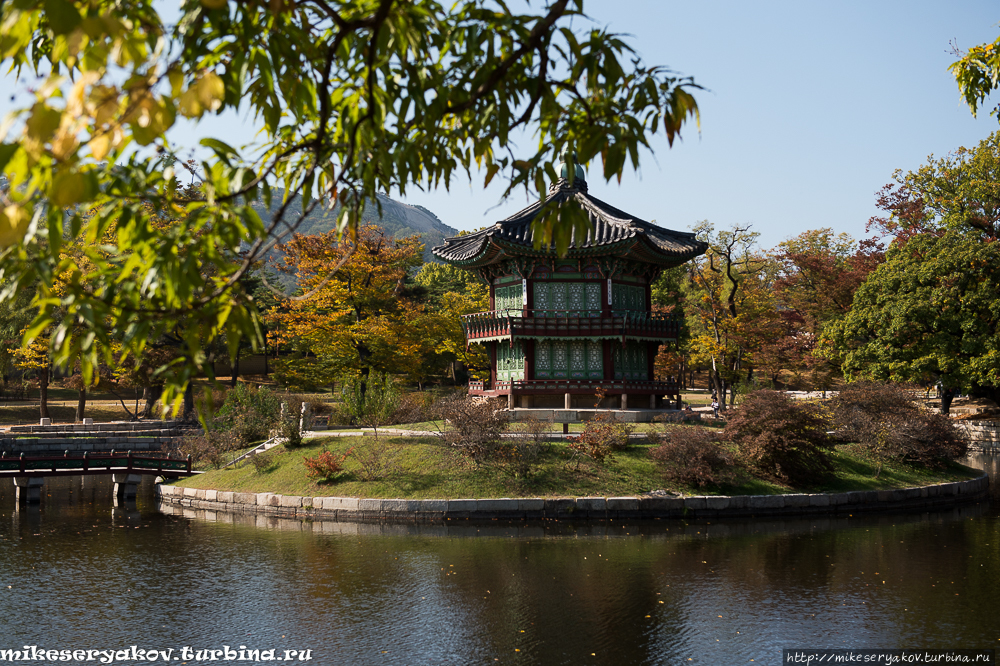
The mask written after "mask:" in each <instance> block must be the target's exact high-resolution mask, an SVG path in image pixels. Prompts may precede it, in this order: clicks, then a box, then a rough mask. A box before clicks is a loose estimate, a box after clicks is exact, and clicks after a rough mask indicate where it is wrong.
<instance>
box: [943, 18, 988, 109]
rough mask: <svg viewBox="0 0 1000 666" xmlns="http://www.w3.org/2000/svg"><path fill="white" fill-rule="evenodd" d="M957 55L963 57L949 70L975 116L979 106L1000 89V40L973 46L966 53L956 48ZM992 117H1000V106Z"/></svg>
mask: <svg viewBox="0 0 1000 666" xmlns="http://www.w3.org/2000/svg"><path fill="white" fill-rule="evenodd" d="M955 53H956V55H959V56H961V57H960V58H959V59H958V60H957V61H955V62H953V63H952V64H951V66H950V67H949V68H948V69H950V70H951V73H952V74H953V75H954V76H955V81H956V83H958V89H959V91H960V92H961V93H962V97H963V98H964V99H965V103H966V104H968V105H969V109H970V110H971V111H972V115H973V116H975V115H976V112H977V111H978V110H979V105H980V104H982V103H983V102H985V101H986V98H987V97H989V95H990V93H992V92H993V91H994V90H996V89H997V88H998V87H1000V38H998V39H997V40H996V41H995V42H993V43H992V44H980V45H979V46H973V47H972V48H971V49H969V50H968V51H967V52H965V53H963V52H961V51H959V50H958V49H957V48H956V49H955ZM990 115H991V116H998V117H1000V105H997V106H995V107H993V110H992V111H990Z"/></svg>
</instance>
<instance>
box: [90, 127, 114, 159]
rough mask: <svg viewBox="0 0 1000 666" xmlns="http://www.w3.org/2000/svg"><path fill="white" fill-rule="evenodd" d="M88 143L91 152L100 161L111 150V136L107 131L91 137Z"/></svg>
mask: <svg viewBox="0 0 1000 666" xmlns="http://www.w3.org/2000/svg"><path fill="white" fill-rule="evenodd" d="M87 145H88V146H90V154H91V155H92V156H93V157H94V159H95V160H97V161H98V162H100V161H101V160H103V159H104V158H105V157H106V156H107V154H108V152H109V151H110V150H111V136H110V135H109V134H108V133H107V132H105V133H103V134H99V135H97V136H95V137H94V138H93V139H91V140H90V143H88V144H87Z"/></svg>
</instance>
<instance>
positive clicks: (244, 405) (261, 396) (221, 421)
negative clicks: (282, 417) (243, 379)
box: [210, 384, 281, 446]
mask: <svg viewBox="0 0 1000 666" xmlns="http://www.w3.org/2000/svg"><path fill="white" fill-rule="evenodd" d="M280 412H281V399H280V398H279V397H278V395H276V394H275V393H273V392H272V391H269V390H268V389H266V388H261V389H254V388H252V387H250V386H247V385H246V384H237V385H236V387H235V388H233V389H231V390H230V391H229V392H228V393H227V394H226V399H225V402H223V404H222V407H221V408H220V409H219V411H218V413H216V415H215V418H214V419H212V422H211V424H210V427H211V429H213V430H225V431H228V432H230V433H231V435H232V437H233V438H234V439H235V441H236V442H238V443H239V445H241V446H246V445H248V444H251V443H253V442H259V441H261V440H263V439H267V438H268V436H269V434H270V431H271V430H272V429H273V428H274V427H275V426H276V425H277V422H278V416H279V414H280Z"/></svg>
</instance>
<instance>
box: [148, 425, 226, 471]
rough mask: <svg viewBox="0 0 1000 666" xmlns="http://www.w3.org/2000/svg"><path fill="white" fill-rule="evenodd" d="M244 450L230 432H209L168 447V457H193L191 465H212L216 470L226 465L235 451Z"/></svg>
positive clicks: (186, 437) (183, 439) (181, 440)
mask: <svg viewBox="0 0 1000 666" xmlns="http://www.w3.org/2000/svg"><path fill="white" fill-rule="evenodd" d="M241 448H243V447H242V446H241V445H240V442H238V441H237V440H236V439H235V438H234V437H233V436H232V435H231V434H230V433H229V432H228V431H224V430H208V431H206V432H205V433H199V434H197V435H185V436H184V437H182V438H181V439H180V441H179V442H178V443H176V444H173V445H171V446H168V447H166V448H165V451H166V453H167V454H168V455H177V454H179V455H182V456H191V464H192V465H197V466H204V465H205V464H208V465H210V466H211V467H214V468H216V469H218V468H221V467H222V466H224V465H226V464H227V463H228V462H230V460H232V458H233V456H232V455H231V454H232V452H233V451H236V450H239V449H241Z"/></svg>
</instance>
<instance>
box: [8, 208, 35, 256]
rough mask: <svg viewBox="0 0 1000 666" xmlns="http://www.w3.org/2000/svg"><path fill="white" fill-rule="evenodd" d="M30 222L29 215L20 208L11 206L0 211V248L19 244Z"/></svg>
mask: <svg viewBox="0 0 1000 666" xmlns="http://www.w3.org/2000/svg"><path fill="white" fill-rule="evenodd" d="M29 222H31V213H30V212H28V211H27V210H25V209H24V208H23V207H21V206H17V205H11V206H7V207H6V208H4V209H3V210H0V248H8V247H10V246H11V245H15V244H16V243H20V242H21V241H22V240H23V239H24V234H25V232H27V230H28V223H29Z"/></svg>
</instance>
